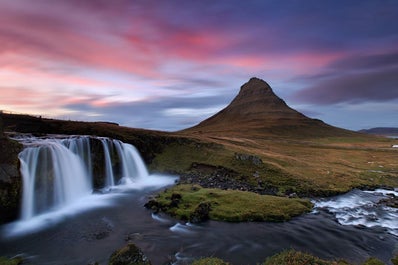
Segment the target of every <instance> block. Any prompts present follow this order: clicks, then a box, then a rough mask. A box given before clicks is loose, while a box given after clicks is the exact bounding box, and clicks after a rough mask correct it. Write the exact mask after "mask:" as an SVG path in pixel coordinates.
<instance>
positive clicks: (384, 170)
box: [1, 78, 398, 196]
mask: <svg viewBox="0 0 398 265" xmlns="http://www.w3.org/2000/svg"><path fill="white" fill-rule="evenodd" d="M1 116H2V118H3V122H4V126H5V128H6V130H7V131H18V132H30V133H35V134H39V135H40V134H46V133H56V134H85V135H97V136H107V137H112V138H116V139H120V140H122V141H124V142H128V143H131V144H134V145H135V146H136V147H137V149H138V150H139V151H140V152H141V154H142V156H143V157H144V159H145V161H146V163H147V165H148V166H149V168H150V170H151V171H152V172H168V173H175V174H178V175H180V176H181V181H182V182H185V183H198V184H200V185H202V186H205V187H211V188H222V189H227V188H228V189H239V190H248V191H254V192H257V193H261V194H279V195H284V194H291V193H297V194H299V195H301V196H307V195H310V196H312V195H331V194H335V193H340V192H345V191H348V190H350V189H352V188H354V187H365V186H366V187H378V186H390V187H391V186H393V187H398V162H397V161H398V150H396V148H391V146H392V145H393V144H398V142H397V140H395V139H388V138H384V137H376V136H372V135H367V134H362V133H358V132H352V131H348V130H344V129H340V128H336V127H333V126H330V125H327V124H325V123H323V122H322V121H320V120H314V119H310V118H308V117H306V116H305V115H303V114H301V113H299V112H297V111H295V110H294V109H292V108H290V107H289V106H287V104H286V103H285V102H284V101H283V100H282V99H280V98H279V97H277V96H276V95H275V94H274V92H273V91H272V89H271V88H270V87H269V85H268V84H267V83H266V82H264V81H263V80H260V79H258V78H252V79H250V80H249V82H247V83H246V84H244V85H243V86H242V87H241V89H240V92H239V94H238V95H237V97H236V98H235V99H234V100H233V101H232V102H231V103H230V104H229V105H228V106H227V107H226V108H225V109H223V110H221V111H220V112H219V113H217V114H216V115H214V116H212V117H210V118H209V119H206V120H204V121H203V122H201V123H200V124H198V125H196V126H194V127H192V128H188V129H186V130H183V131H179V132H175V133H168V132H161V131H151V130H142V129H133V128H127V127H122V126H118V125H117V124H112V123H104V122H76V121H62V120H52V119H41V118H38V117H31V116H26V115H10V114H4V113H3V114H1Z"/></svg>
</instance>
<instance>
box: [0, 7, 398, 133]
mask: <svg viewBox="0 0 398 265" xmlns="http://www.w3.org/2000/svg"><path fill="white" fill-rule="evenodd" d="M397 13H398V2H395V1H386V2H383V3H381V2H379V1H337V2H336V1H325V2H323V3H322V5H320V4H319V2H318V1H312V0H311V1H305V2H297V1H284V2H278V1H275V2H274V1H264V2H262V1H260V2H258V1H245V2H244V3H243V2H241V1H197V2H186V1H129V0H117V1H105V0H95V1H77V0H71V1H57V2H54V1H50V0H40V1H34V3H33V2H32V1H29V0H19V1H0V44H1V45H0V95H1V96H0V109H2V110H5V111H11V112H17V113H28V114H35V115H43V116H45V117H52V118H68V119H76V120H88V121H93V120H106V121H113V122H117V123H120V124H122V125H125V126H130V127H141V128H142V127H143V128H148V129H161V130H179V129H183V128H186V127H189V126H192V125H194V124H196V123H197V122H199V121H201V120H203V119H204V118H207V117H208V116H210V115H212V114H214V113H215V112H217V111H218V110H220V109H221V108H223V107H224V106H226V105H227V104H228V103H229V101H230V100H231V99H232V98H233V97H234V96H235V95H236V94H237V93H238V92H239V87H240V86H241V85H242V84H243V83H245V82H246V81H247V80H248V79H249V78H250V77H252V76H257V77H259V78H262V79H264V80H266V81H267V82H268V83H269V84H270V85H271V86H272V87H273V89H274V91H275V92H276V94H278V95H280V96H281V97H283V98H284V99H285V100H286V102H287V103H288V104H289V105H290V106H291V107H293V108H297V109H298V110H299V111H301V112H303V113H304V114H306V115H308V116H310V117H312V118H319V119H322V120H324V121H325V122H327V123H330V124H332V125H336V126H339V127H344V128H348V129H355V130H357V129H363V128H368V127H377V126H386V127H387V126H388V127H393V126H398V124H397V121H398V112H397V110H396V108H395V107H394V106H396V105H395V104H397V103H398V88H397V84H398V50H397V48H396V47H398V31H397V30H396V27H395V25H396V14H397ZM369 104H379V105H380V104H384V105H385V106H386V107H384V108H378V109H374V110H373V114H372V115H371V116H368V117H364V115H361V110H363V111H365V112H366V111H369V110H368V109H367V108H368V106H369ZM195 110H196V111H195ZM369 117H371V119H370V118H369Z"/></svg>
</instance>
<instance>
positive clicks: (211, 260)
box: [192, 258, 230, 265]
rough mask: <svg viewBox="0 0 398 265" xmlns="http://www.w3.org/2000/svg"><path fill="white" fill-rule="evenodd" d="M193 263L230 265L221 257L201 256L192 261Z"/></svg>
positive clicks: (194, 264) (198, 264) (195, 264)
mask: <svg viewBox="0 0 398 265" xmlns="http://www.w3.org/2000/svg"><path fill="white" fill-rule="evenodd" d="M192 265H230V263H228V262H225V261H223V260H222V259H219V258H201V259H198V260H195V261H194V262H192Z"/></svg>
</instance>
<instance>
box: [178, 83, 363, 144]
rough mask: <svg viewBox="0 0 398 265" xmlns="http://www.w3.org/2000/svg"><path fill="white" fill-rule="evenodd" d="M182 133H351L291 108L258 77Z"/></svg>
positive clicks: (318, 134)
mask: <svg viewBox="0 0 398 265" xmlns="http://www.w3.org/2000/svg"><path fill="white" fill-rule="evenodd" d="M183 132H186V133H193V134H211V135H220V136H221V135H222V136H254V137H260V136H285V137H310V136H311V137H314V136H350V135H355V134H356V133H355V132H351V131H347V130H343V129H340V128H336V127H333V126H330V125H327V124H325V123H323V122H322V121H320V120H316V119H310V118H308V117H307V116H305V115H303V114H301V113H300V112H298V111H296V110H294V109H292V108H290V107H289V106H288V105H287V104H286V103H285V102H284V101H283V100H282V99H281V98H279V97H278V96H276V95H275V93H274V92H273V91H272V89H271V87H270V86H269V85H268V84H267V83H266V82H265V81H263V80H261V79H259V78H251V79H250V80H249V81H248V82H247V83H245V84H244V85H243V86H242V87H241V89H240V92H239V94H238V95H237V96H236V97H235V98H234V99H233V100H232V102H231V103H230V104H229V105H228V106H227V107H226V108H224V109H223V110H221V111H220V112H218V113H217V114H215V115H213V116H212V117H210V118H208V119H206V120H204V121H202V122H201V123H199V124H198V125H196V126H194V127H191V128H188V129H186V130H184V131H183Z"/></svg>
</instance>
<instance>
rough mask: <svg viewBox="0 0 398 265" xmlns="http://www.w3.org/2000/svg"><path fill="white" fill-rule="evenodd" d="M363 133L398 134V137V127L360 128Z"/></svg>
mask: <svg viewBox="0 0 398 265" xmlns="http://www.w3.org/2000/svg"><path fill="white" fill-rule="evenodd" d="M359 132H361V133H367V134H374V135H383V136H397V137H398V128H394V127H376V128H371V129H364V130H360V131H359Z"/></svg>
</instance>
